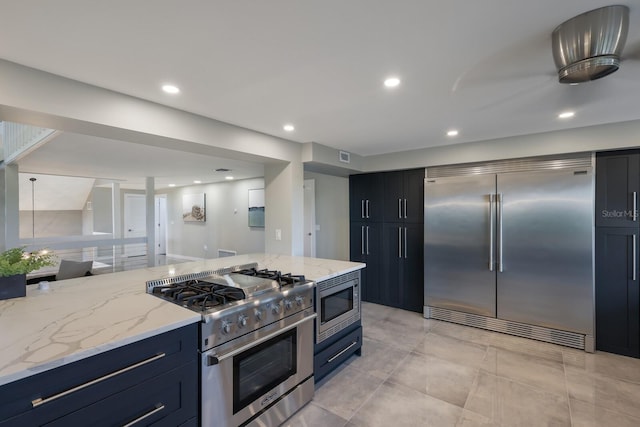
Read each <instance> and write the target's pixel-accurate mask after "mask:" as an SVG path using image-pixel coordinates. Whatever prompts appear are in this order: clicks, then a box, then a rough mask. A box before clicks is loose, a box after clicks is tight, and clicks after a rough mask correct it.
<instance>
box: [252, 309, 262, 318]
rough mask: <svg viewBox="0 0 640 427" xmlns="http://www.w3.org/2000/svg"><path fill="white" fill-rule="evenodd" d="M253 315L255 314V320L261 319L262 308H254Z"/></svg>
mask: <svg viewBox="0 0 640 427" xmlns="http://www.w3.org/2000/svg"><path fill="white" fill-rule="evenodd" d="M254 314H255V316H256V320H258V321H259V320H261V319H262V310H259V309H257V308H256V311H255V312H254Z"/></svg>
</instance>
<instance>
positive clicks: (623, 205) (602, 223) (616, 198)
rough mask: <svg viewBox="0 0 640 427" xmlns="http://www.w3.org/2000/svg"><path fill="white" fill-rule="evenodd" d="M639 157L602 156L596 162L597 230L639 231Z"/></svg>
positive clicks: (630, 155) (635, 155) (618, 154)
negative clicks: (627, 229) (636, 228)
mask: <svg viewBox="0 0 640 427" xmlns="http://www.w3.org/2000/svg"><path fill="white" fill-rule="evenodd" d="M639 192H640V154H637V153H634V152H628V151H625V152H620V153H603V154H599V155H598V157H597V160H596V226H598V227H638V224H639V221H640V218H638V217H637V212H634V208H635V209H638V203H639V202H640V201H639V200H638V198H639V197H640V194H639ZM634 218H635V220H634Z"/></svg>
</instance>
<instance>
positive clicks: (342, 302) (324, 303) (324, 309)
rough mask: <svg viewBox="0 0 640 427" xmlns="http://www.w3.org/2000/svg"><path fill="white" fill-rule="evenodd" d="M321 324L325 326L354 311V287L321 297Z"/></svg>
mask: <svg viewBox="0 0 640 427" xmlns="http://www.w3.org/2000/svg"><path fill="white" fill-rule="evenodd" d="M320 306H321V310H320V322H321V323H322V324H325V323H327V322H330V321H331V320H333V319H335V318H336V317H338V316H341V315H343V314H345V313H348V312H349V311H351V310H353V287H349V288H347V289H344V290H342V291H339V292H336V293H334V294H331V295H326V296H322V297H321V301H320Z"/></svg>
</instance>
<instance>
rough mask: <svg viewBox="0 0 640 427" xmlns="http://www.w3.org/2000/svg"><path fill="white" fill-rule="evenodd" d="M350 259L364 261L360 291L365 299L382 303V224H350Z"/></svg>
mask: <svg viewBox="0 0 640 427" xmlns="http://www.w3.org/2000/svg"><path fill="white" fill-rule="evenodd" d="M349 240H350V242H351V244H350V259H351V261H355V262H363V263H365V264H367V267H366V268H364V269H362V270H361V277H360V283H361V286H360V293H361V299H362V300H363V301H369V302H373V303H376V304H382V303H383V301H384V299H383V295H382V289H381V283H382V281H381V280H380V273H381V267H382V247H383V246H382V224H380V223H366V222H352V223H351V226H350V239H349Z"/></svg>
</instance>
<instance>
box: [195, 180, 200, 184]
mask: <svg viewBox="0 0 640 427" xmlns="http://www.w3.org/2000/svg"><path fill="white" fill-rule="evenodd" d="M193 183H194V184H202V181H198V180H195V181H193Z"/></svg>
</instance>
